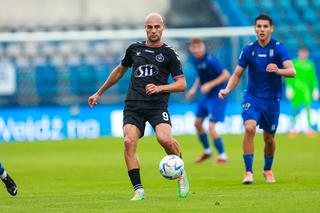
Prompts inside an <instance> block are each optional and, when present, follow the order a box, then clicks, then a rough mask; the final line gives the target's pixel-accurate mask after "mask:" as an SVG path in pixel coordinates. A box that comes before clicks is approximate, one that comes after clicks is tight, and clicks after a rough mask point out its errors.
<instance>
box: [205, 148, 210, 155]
mask: <svg viewBox="0 0 320 213" xmlns="http://www.w3.org/2000/svg"><path fill="white" fill-rule="evenodd" d="M204 153H206V154H211V153H212V151H211V148H208V149H205V150H204Z"/></svg>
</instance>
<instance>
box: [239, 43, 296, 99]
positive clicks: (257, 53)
mask: <svg viewBox="0 0 320 213" xmlns="http://www.w3.org/2000/svg"><path fill="white" fill-rule="evenodd" d="M289 59H290V58H289V55H288V52H287V50H286V49H285V47H284V46H283V44H281V43H280V42H278V41H276V40H274V39H271V40H270V42H269V43H268V44H267V46H265V47H261V46H260V44H259V43H258V41H256V42H254V43H252V44H250V45H248V46H246V47H245V48H244V49H243V50H242V52H241V54H240V57H239V66H241V67H242V68H246V67H247V66H248V67H249V80H248V86H247V90H246V93H249V94H251V95H253V96H255V97H258V98H264V99H274V98H281V96H282V83H281V76H280V75H277V74H275V73H269V72H267V71H266V67H267V65H268V64H270V63H274V64H276V65H277V66H278V67H279V68H280V69H281V68H283V65H282V64H283V62H284V61H286V60H289Z"/></svg>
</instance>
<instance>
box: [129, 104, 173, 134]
mask: <svg viewBox="0 0 320 213" xmlns="http://www.w3.org/2000/svg"><path fill="white" fill-rule="evenodd" d="M153 106H154V103H153ZM147 121H148V122H149V123H150V124H151V126H152V127H153V129H154V130H155V128H156V126H157V125H158V124H160V123H167V124H169V125H170V126H171V120H170V115H169V112H168V108H167V107H160V108H159V105H157V107H156V108H151V107H148V106H146V105H144V104H141V105H140V107H139V108H138V107H132V106H130V104H126V106H125V109H124V111H123V126H124V125H126V124H133V125H135V126H136V127H138V129H139V130H140V132H141V137H142V136H143V135H144V130H145V127H146V122H147Z"/></svg>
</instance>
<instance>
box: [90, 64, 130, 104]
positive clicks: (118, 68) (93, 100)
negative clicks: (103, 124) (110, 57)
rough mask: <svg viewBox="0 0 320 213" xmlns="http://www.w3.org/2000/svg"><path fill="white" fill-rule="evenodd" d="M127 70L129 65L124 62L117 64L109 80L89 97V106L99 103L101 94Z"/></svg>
mask: <svg viewBox="0 0 320 213" xmlns="http://www.w3.org/2000/svg"><path fill="white" fill-rule="evenodd" d="M127 70H128V67H125V66H123V65H122V64H119V65H118V66H116V67H115V68H114V69H113V70H112V72H111V73H110V75H109V77H108V78H107V80H106V81H105V82H104V83H103V85H102V86H101V87H100V88H99V90H98V91H97V92H96V93H94V94H93V95H91V96H90V97H89V99H88V104H89V106H90V107H93V106H94V105H95V104H96V103H97V101H98V100H99V98H100V97H101V95H102V94H103V93H104V91H106V90H107V89H108V88H110V87H111V86H112V85H114V84H115V83H117V82H118V81H119V80H120V79H121V78H122V76H123V75H124V74H125V73H126V72H127Z"/></svg>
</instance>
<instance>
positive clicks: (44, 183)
mask: <svg viewBox="0 0 320 213" xmlns="http://www.w3.org/2000/svg"><path fill="white" fill-rule="evenodd" d="M223 138H224V141H225V148H226V151H227V153H228V155H229V158H230V161H229V162H228V163H227V164H225V165H217V164H215V163H213V159H211V160H208V161H206V162H204V163H203V164H201V165H194V164H193V160H194V159H195V158H196V157H197V156H198V155H200V153H201V151H202V150H201V147H200V144H199V142H198V141H197V139H196V137H195V136H177V137H176V139H178V140H179V142H180V145H181V147H182V151H183V157H184V161H185V167H186V170H187V172H188V176H189V181H190V187H191V192H190V195H189V197H188V198H187V199H180V198H178V193H177V183H176V181H170V180H166V179H164V178H163V177H161V175H160V173H159V169H158V166H159V162H160V160H161V158H162V157H163V156H165V153H164V151H163V150H162V148H161V147H160V145H159V144H157V142H156V140H155V138H154V137H146V138H143V139H142V140H140V141H139V145H138V153H139V158H140V163H141V174H142V182H143V184H144V188H145V192H146V197H145V200H143V201H141V202H132V201H129V199H130V198H131V197H132V196H133V189H132V186H131V184H130V182H129V178H128V175H127V170H126V167H125V163H124V158H123V143H122V139H117V138H100V139H92V140H70V141H60V142H58V141H57V142H35V143H33V142H32V143H31V142H29V143H28V142H25V143H20V142H16V143H0V161H1V162H2V164H3V165H4V167H5V168H6V169H7V171H8V173H9V174H11V176H12V177H13V178H14V180H15V181H16V183H17V184H18V189H19V191H18V195H17V196H16V197H11V196H10V195H9V194H8V193H7V192H6V190H5V188H4V185H3V184H1V185H0V212H41V213H43V212H46V213H47V212H320V135H319V134H318V135H317V136H316V137H314V138H307V137H305V136H304V135H299V136H298V137H296V138H294V139H290V138H289V137H288V136H287V135H277V138H276V139H277V151H276V157H275V162H274V167H273V171H274V173H275V177H276V179H277V183H275V184H267V183H265V182H264V180H263V177H262V167H263V141H262V135H260V134H258V135H257V136H256V138H255V149H256V152H255V159H254V172H255V174H254V184H253V185H242V184H241V181H242V176H243V173H244V165H243V161H242V148H241V147H242V145H241V141H242V136H241V135H225V136H223ZM214 159H216V155H215V158H214Z"/></svg>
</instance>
